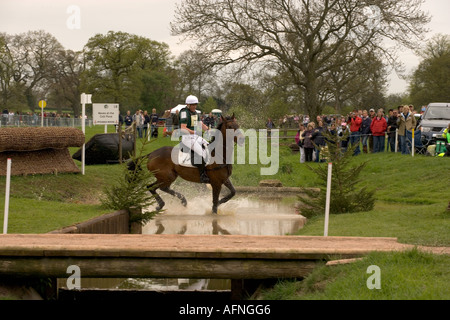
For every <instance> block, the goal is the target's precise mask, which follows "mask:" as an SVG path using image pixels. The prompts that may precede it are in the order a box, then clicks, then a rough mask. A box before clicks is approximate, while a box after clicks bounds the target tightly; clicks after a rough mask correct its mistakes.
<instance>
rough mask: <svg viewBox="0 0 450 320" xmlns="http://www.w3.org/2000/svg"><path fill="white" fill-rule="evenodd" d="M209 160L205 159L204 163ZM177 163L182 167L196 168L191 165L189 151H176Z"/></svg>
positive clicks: (207, 162)
mask: <svg viewBox="0 0 450 320" xmlns="http://www.w3.org/2000/svg"><path fill="white" fill-rule="evenodd" d="M207 158H208V157H207ZM209 160H210V159H206V165H208V164H209ZM177 164H178V165H180V166H182V167H188V168H196V167H195V166H193V165H192V162H191V153H190V152H182V151H179V152H178V163H177Z"/></svg>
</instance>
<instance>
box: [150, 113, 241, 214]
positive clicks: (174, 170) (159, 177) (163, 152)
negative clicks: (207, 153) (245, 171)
mask: <svg viewBox="0 0 450 320" xmlns="http://www.w3.org/2000/svg"><path fill="white" fill-rule="evenodd" d="M229 129H231V130H233V131H231V132H235V133H236V134H234V137H233V141H232V142H233V143H232V146H229V148H230V149H231V150H227V141H228V140H227V130H229ZM217 130H219V131H220V133H221V135H219V137H221V138H222V145H223V154H222V155H223V161H222V163H216V162H213V163H211V164H208V165H207V166H206V173H207V175H208V177H209V181H210V184H211V187H212V195H213V206H212V213H213V214H217V207H218V206H219V205H220V204H222V203H225V202H227V201H229V200H230V199H231V198H232V197H234V195H235V194H236V190H235V188H234V186H233V184H232V183H231V181H230V176H231V173H232V165H231V163H229V162H230V161H227V159H229V157H230V153H229V152H231V155H232V152H233V151H234V144H235V143H238V144H239V145H241V144H243V143H244V141H245V137H244V135H243V134H242V132H241V130H239V125H238V123H237V122H236V119H235V117H234V114H233V115H232V116H228V117H224V116H221V119H220V123H219V124H218V125H217ZM228 132H230V131H228ZM231 147H232V148H231ZM174 149H176V150H174ZM172 152H176V154H178V152H179V147H170V146H166V147H161V148H159V149H157V150H155V151H153V152H151V153H150V154H149V155H148V161H147V169H148V170H149V171H150V172H152V173H153V175H154V176H155V178H156V182H154V183H152V184H151V185H149V186H148V189H149V191H150V192H151V193H152V194H153V195H154V197H155V200H156V201H157V203H158V207H157V210H160V209H162V208H163V207H164V205H165V203H164V201H163V200H162V199H161V197H160V196H159V195H158V193H156V190H157V189H160V190H161V191H164V192H166V193H168V194H170V195H172V196H175V197H177V198H178V199H180V200H181V203H182V205H183V206H186V205H187V201H186V198H185V197H184V196H183V195H182V194H181V193H179V192H177V191H175V190H172V189H171V188H170V186H171V184H172V183H173V182H174V181H175V180H176V179H177V177H181V178H183V179H184V180H187V181H190V182H196V183H200V174H199V171H198V168H196V167H185V166H181V165H179V164H176V163H174V161H173V160H172ZM211 156H213V157H214V156H215V150H212V152H211ZM222 185H224V186H225V187H227V188H228V189H229V191H230V193H229V194H228V195H226V196H224V197H223V198H222V199H220V200H219V194H220V191H221V189H222Z"/></svg>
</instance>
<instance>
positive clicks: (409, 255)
mask: <svg viewBox="0 0 450 320" xmlns="http://www.w3.org/2000/svg"><path fill="white" fill-rule="evenodd" d="M449 263H450V256H446V255H442V256H437V255H433V254H429V253H423V252H420V251H418V250H417V249H413V250H410V251H406V252H394V253H380V252H373V253H371V254H369V255H368V256H366V257H364V258H363V260H361V261H357V262H354V263H351V264H346V265H337V266H325V265H323V266H321V267H318V268H316V269H315V270H314V271H313V272H312V273H311V274H310V275H309V276H308V277H307V278H306V279H305V280H304V281H281V282H279V283H278V284H277V285H276V286H275V288H274V289H272V290H268V291H265V292H264V293H263V294H262V298H263V299H270V300H447V299H448V298H449V297H450V287H449V286H448V283H449V281H450V273H449V272H448V265H449ZM369 266H377V267H379V270H380V273H379V275H380V278H379V280H380V281H379V283H380V289H375V288H374V289H369V288H368V286H367V282H369V283H370V284H372V283H373V280H372V279H373V278H370V277H371V276H373V275H374V272H373V271H372V272H370V270H369V273H368V268H369ZM369 278H370V279H369Z"/></svg>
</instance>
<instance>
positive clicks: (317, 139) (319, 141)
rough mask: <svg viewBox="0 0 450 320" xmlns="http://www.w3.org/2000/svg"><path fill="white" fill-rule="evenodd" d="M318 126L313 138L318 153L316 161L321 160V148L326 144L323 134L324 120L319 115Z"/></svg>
mask: <svg viewBox="0 0 450 320" xmlns="http://www.w3.org/2000/svg"><path fill="white" fill-rule="evenodd" d="M317 119H318V120H317V128H315V129H314V132H313V134H312V139H313V142H314V145H315V146H314V149H315V153H316V157H315V159H316V160H315V161H316V162H320V149H321V148H323V147H324V146H325V138H324V136H323V134H322V132H323V130H324V126H323V121H322V120H320V119H319V117H317Z"/></svg>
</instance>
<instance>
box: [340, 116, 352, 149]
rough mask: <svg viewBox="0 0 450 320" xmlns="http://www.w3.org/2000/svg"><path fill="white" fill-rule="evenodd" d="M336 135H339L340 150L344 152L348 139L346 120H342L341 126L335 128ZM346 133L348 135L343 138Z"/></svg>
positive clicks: (348, 132) (348, 130)
mask: <svg viewBox="0 0 450 320" xmlns="http://www.w3.org/2000/svg"><path fill="white" fill-rule="evenodd" d="M337 132H338V136H339V137H341V149H342V152H346V151H347V148H348V143H349V141H350V129H349V128H348V125H347V123H346V122H342V124H341V127H340V128H338V130H337ZM346 134H348V136H347V137H346V138H343V137H344V136H345V135H346Z"/></svg>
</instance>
